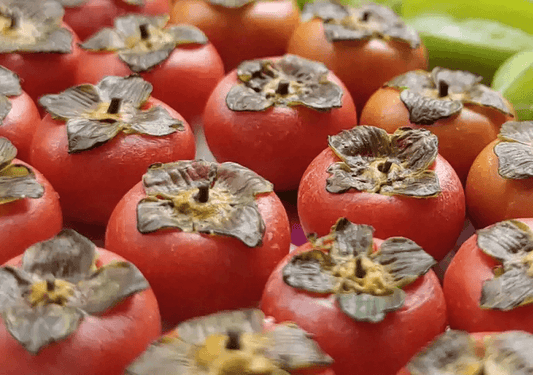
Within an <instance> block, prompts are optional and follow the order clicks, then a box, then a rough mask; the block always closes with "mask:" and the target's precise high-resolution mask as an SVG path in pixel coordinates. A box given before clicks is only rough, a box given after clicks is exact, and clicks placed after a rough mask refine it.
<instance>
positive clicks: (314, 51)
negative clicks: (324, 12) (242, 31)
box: [287, 19, 428, 114]
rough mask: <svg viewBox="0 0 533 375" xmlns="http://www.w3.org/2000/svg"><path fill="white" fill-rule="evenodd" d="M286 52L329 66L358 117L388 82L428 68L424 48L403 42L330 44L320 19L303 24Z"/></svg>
mask: <svg viewBox="0 0 533 375" xmlns="http://www.w3.org/2000/svg"><path fill="white" fill-rule="evenodd" d="M287 52H288V53H292V54H295V55H299V56H302V57H306V58H308V59H311V60H318V61H322V62H323V63H324V64H326V66H327V67H328V68H329V69H331V70H332V71H333V72H334V73H335V74H336V75H337V76H338V77H339V78H340V80H341V81H342V82H343V83H344V84H345V85H346V87H347V88H348V90H349V91H350V93H351V94H352V97H353V101H354V103H355V106H356V108H357V111H358V113H359V114H361V110H362V109H363V107H364V105H365V103H366V101H367V100H368V99H369V98H370V96H371V95H372V94H373V93H374V92H375V91H376V90H378V89H379V88H380V87H381V86H382V85H383V84H384V83H385V82H387V81H389V80H391V79H392V78H394V77H396V76H397V75H400V74H402V73H405V72H408V71H410V70H415V69H426V68H427V66H428V65H427V52H426V48H425V47H424V45H423V44H421V45H420V46H419V47H418V48H416V49H412V48H411V47H410V46H409V44H407V43H404V42H399V41H393V40H391V41H385V40H383V39H377V38H372V39H370V40H361V41H359V40H354V41H338V42H328V41H327V39H326V37H325V36H324V26H323V21H322V20H320V19H313V20H311V21H307V22H302V23H301V24H300V25H299V26H298V27H297V28H296V30H295V31H294V33H293V35H292V37H291V39H290V41H289V44H288V47H287Z"/></svg>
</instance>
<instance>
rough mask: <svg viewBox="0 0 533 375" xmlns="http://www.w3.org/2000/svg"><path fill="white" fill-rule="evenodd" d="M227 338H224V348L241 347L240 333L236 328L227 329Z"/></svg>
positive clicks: (236, 348) (235, 348)
mask: <svg viewBox="0 0 533 375" xmlns="http://www.w3.org/2000/svg"><path fill="white" fill-rule="evenodd" d="M227 335H228V339H227V340H226V349H228V350H240V349H241V333H240V332H239V331H237V330H234V329H230V330H228V333H227Z"/></svg>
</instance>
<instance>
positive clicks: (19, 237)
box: [0, 159, 63, 357]
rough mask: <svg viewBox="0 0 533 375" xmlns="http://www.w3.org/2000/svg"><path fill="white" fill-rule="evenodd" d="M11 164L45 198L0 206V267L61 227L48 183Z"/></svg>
mask: <svg viewBox="0 0 533 375" xmlns="http://www.w3.org/2000/svg"><path fill="white" fill-rule="evenodd" d="M13 163H14V164H22V165H25V166H27V167H29V168H31V169H32V171H33V172H34V173H35V178H36V180H37V181H38V182H39V183H40V184H41V185H43V187H44V194H43V196H42V197H41V198H36V199H33V198H24V199H19V200H16V201H13V202H9V203H4V204H0V228H2V230H0V264H2V263H4V262H6V261H7V260H9V259H11V258H14V257H16V256H18V255H20V254H22V253H23V252H24V250H26V249H27V248H28V247H29V246H31V245H33V244H34V243H36V242H40V241H44V240H47V239H49V238H51V237H53V236H55V235H56V234H57V233H59V231H60V230H61V228H62V227H63V216H62V214H61V206H60V205H59V195H58V194H57V193H56V191H55V190H54V188H53V187H52V185H50V182H48V180H46V178H45V177H44V176H43V175H42V174H41V173H40V172H39V171H38V170H36V169H35V168H33V167H32V166H31V165H29V164H27V163H25V162H23V161H21V160H18V159H14V160H13ZM0 357H1V356H0Z"/></svg>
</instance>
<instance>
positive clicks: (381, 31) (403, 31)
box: [302, 1, 421, 48]
mask: <svg viewBox="0 0 533 375" xmlns="http://www.w3.org/2000/svg"><path fill="white" fill-rule="evenodd" d="M315 17H316V18H321V19H322V20H323V21H324V36H325V37H326V39H327V40H328V41H329V42H336V41H344V40H367V39H372V38H379V39H384V40H397V41H400V42H404V43H407V44H409V46H410V47H411V48H418V47H419V46H420V44H421V40H420V36H419V35H418V32H417V31H416V30H415V29H414V28H412V27H411V26H408V25H406V24H405V22H403V20H402V19H401V18H400V17H399V16H398V15H397V14H396V13H394V11H393V10H392V9H390V8H389V7H386V6H383V5H379V4H374V3H368V4H363V5H361V6H360V7H358V8H354V7H349V6H345V5H341V4H339V3H336V2H329V1H317V2H314V3H309V4H306V5H305V6H304V9H303V11H302V21H308V20H310V19H312V18H315Z"/></svg>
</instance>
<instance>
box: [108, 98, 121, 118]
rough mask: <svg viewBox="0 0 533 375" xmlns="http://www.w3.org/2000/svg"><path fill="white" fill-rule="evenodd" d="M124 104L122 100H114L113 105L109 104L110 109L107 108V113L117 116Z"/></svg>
mask: <svg viewBox="0 0 533 375" xmlns="http://www.w3.org/2000/svg"><path fill="white" fill-rule="evenodd" d="M121 103H122V99H120V98H112V99H111V103H109V107H108V108H107V113H109V114H110V115H115V114H117V113H118V111H119V110H120V104H121Z"/></svg>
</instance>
